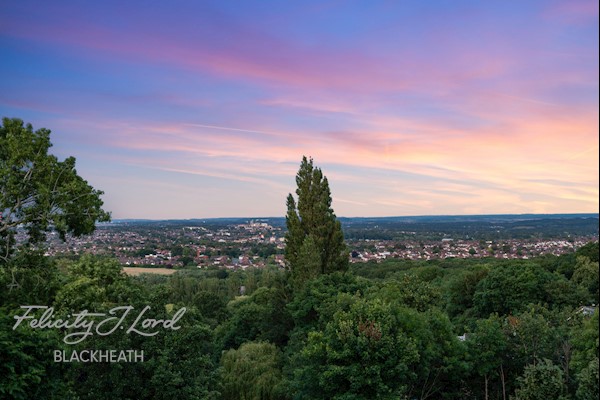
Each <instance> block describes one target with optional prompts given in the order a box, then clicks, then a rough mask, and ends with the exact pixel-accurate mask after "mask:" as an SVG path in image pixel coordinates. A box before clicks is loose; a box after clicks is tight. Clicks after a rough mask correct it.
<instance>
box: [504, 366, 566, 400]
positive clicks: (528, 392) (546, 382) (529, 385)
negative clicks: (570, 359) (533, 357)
mask: <svg viewBox="0 0 600 400" xmlns="http://www.w3.org/2000/svg"><path fill="white" fill-rule="evenodd" d="M517 381H518V387H517V389H516V391H515V397H514V400H548V399H556V400H561V399H567V397H566V396H565V390H566V388H565V383H564V376H563V372H562V370H561V369H560V368H559V367H558V366H556V365H554V364H553V363H552V361H550V360H542V361H540V362H537V363H536V364H530V365H528V366H527V367H526V368H525V372H524V373H523V375H522V376H521V377H520V378H518V379H517Z"/></svg>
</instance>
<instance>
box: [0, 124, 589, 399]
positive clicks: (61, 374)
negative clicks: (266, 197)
mask: <svg viewBox="0 0 600 400" xmlns="http://www.w3.org/2000/svg"><path fill="white" fill-rule="evenodd" d="M3 123H4V126H3V127H0V144H1V145H2V146H0V162H1V163H0V172H2V173H1V174H0V183H1V186H0V189H2V190H1V191H0V210H5V213H4V214H3V218H2V219H0V250H1V251H0V288H1V290H0V398H7V399H82V400H83V399H89V400H92V399H94V400H96V399H110V400H114V399H132V400H133V399H215V400H217V399H223V400H230V399H231V400H233V399H243V400H250V399H252V400H254V399H256V400H258V399H265V400H267V399H340V400H341V399H344V400H351V399H352V400H358V399H390V400H391V399H407V400H408V399H421V400H424V399H486V400H487V399H502V400H506V399H518V400H529V399H531V400H533V399H544V400H550V399H572V400H588V399H596V398H598V310H597V305H598V303H599V295H598V286H599V284H598V271H599V270H598V254H599V250H598V242H590V243H588V244H587V245H585V246H583V247H581V248H579V249H578V250H577V251H576V252H574V253H570V254H565V255H562V256H545V257H540V258H534V259H529V260H503V259H495V258H494V259H492V258H489V259H486V258H482V259H472V260H463V259H449V260H438V261H428V262H425V261H402V260H387V261H384V262H382V263H379V264H377V263H370V262H368V263H363V264H354V265H352V266H350V264H349V254H348V249H347V247H346V246H345V244H344V237H343V234H342V228H341V224H340V221H339V220H338V219H337V218H336V216H335V214H334V213H333V210H332V209H331V195H330V192H329V186H328V182H327V178H325V177H324V176H323V174H322V172H321V170H320V169H319V168H316V167H314V166H313V162H312V160H307V159H306V158H304V159H303V160H302V164H301V167H300V170H299V172H298V174H297V176H296V182H297V186H298V189H297V190H296V194H297V198H296V197H294V196H293V195H292V194H290V195H289V196H288V198H287V215H286V226H287V228H288V229H287V233H286V249H285V252H286V254H285V256H286V260H287V266H286V268H282V269H280V268H278V267H273V266H271V267H266V268H262V269H258V268H257V269H253V268H249V269H246V270H241V271H228V270H226V269H218V268H206V269H202V270H198V269H189V270H181V271H178V272H177V273H175V274H173V275H171V276H162V275H151V274H144V275H140V276H135V277H133V276H128V275H126V274H125V273H124V272H123V269H122V266H121V265H120V264H119V262H118V260H116V259H112V258H103V257H98V256H92V255H83V256H81V257H79V258H78V259H71V258H60V257H48V256H46V255H45V254H44V250H43V246H42V245H40V243H42V241H43V238H44V234H45V233H46V232H48V231H50V230H57V231H58V232H59V233H60V235H61V236H63V237H64V236H65V235H66V234H72V235H82V234H86V233H90V232H92V231H93V230H94V227H95V222H96V221H102V220H107V219H108V217H109V215H108V214H107V213H106V212H104V211H103V210H102V208H101V207H102V201H101V200H100V197H99V196H100V194H101V192H99V191H96V190H94V189H93V188H92V187H91V186H89V185H88V184H87V182H85V181H84V180H83V179H82V178H80V177H79V176H78V175H77V173H76V172H75V169H74V165H75V160H74V159H71V158H69V159H67V160H65V161H63V162H60V161H58V160H57V159H56V157H53V156H49V155H48V154H47V150H48V147H49V146H50V142H49V131H47V130H38V131H36V132H33V130H32V128H31V126H30V125H28V126H24V125H23V122H22V121H20V120H8V119H4V120H3ZM28 141H29V142H28ZM24 143H31V146H29V147H27V146H24ZM32 160H33V161H32ZM75 195H77V196H75ZM79 198H83V199H84V201H79V200H77V201H74V200H73V199H79ZM6 210H8V212H6ZM18 226H20V227H24V229H26V231H27V233H28V235H29V241H28V242H26V243H20V244H17V243H16V241H15V239H14V237H15V230H16V228H17V227H18ZM36 305H38V306H44V307H52V310H53V312H54V316H53V321H55V322H53V323H54V324H55V325H54V328H52V329H50V328H43V327H42V328H40V325H44V323H43V320H44V318H43V316H40V313H38V314H36V316H35V318H36V319H29V320H27V321H26V322H25V323H21V324H17V323H16V322H15V320H17V321H18V317H19V316H23V313H24V311H23V306H36ZM127 306H131V307H133V308H134V310H136V311H137V312H141V311H142V310H146V307H149V310H148V312H147V313H146V315H145V317H146V318H153V319H154V320H155V322H156V321H160V320H162V321H169V320H171V321H175V319H177V327H176V329H167V326H166V325H167V324H166V323H165V324H163V325H162V328H165V329H155V331H156V332H157V334H156V335H151V336H145V335H142V334H138V333H137V331H130V329H128V330H127V331H125V330H118V329H115V330H116V331H114V332H111V333H110V334H106V335H101V334H100V333H99V331H98V328H99V325H98V326H96V330H95V331H94V330H92V326H91V325H89V326H83V325H82V326H80V327H79V328H81V327H83V328H85V329H87V333H89V334H90V335H89V336H87V337H83V338H82V340H81V341H77V342H76V343H74V342H73V341H66V340H65V339H66V338H67V335H69V334H71V333H72V330H73V329H71V328H69V327H65V326H64V325H65V324H64V321H72V318H74V315H76V314H78V313H79V314H80V313H82V312H83V310H88V311H89V312H93V313H105V317H106V316H108V315H114V314H111V310H112V311H114V310H115V308H119V307H127ZM183 309H185V310H184V311H182V310H183ZM134 314H135V313H128V314H123V315H124V317H123V320H122V321H119V322H118V323H117V324H116V325H115V326H119V324H121V323H122V324H121V327H123V326H135V324H136V323H137V322H138V319H137V317H139V315H141V314H138V315H137V316H136V315H134ZM15 317H17V318H16V319H15ZM59 319H60V323H59V322H58V321H59ZM146 321H147V320H146ZM150 322H152V321H150ZM113 323H114V320H113ZM142 325H143V323H142ZM173 326H174V324H172V325H171V328H172V327H173ZM159 327H160V326H159ZM104 328H106V327H104ZM85 329H83V332H84V333H85V332H86V330H85ZM140 329H141V328H140ZM104 332H106V331H104ZM57 350H64V351H65V353H68V352H74V351H79V352H83V351H85V350H98V351H100V350H107V351H108V350H121V351H125V350H136V351H143V352H144V362H115V363H109V362H56V361H55V354H56V351H57Z"/></svg>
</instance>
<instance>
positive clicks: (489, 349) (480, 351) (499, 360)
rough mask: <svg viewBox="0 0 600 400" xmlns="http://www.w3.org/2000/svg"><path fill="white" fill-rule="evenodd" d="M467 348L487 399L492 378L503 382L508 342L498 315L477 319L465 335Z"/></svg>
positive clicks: (473, 370) (474, 371)
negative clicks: (469, 331)
mask: <svg viewBox="0 0 600 400" xmlns="http://www.w3.org/2000/svg"><path fill="white" fill-rule="evenodd" d="M466 343H467V348H468V354H469V358H470V362H471V365H472V372H473V373H474V374H475V375H477V376H478V377H480V378H483V393H484V398H485V399H486V400H487V399H489V393H490V388H491V386H492V379H494V380H495V381H496V382H497V379H496V378H500V379H499V380H500V383H501V384H503V383H504V370H503V365H504V356H505V353H506V349H507V347H508V343H507V340H506V336H505V334H504V331H503V329H502V320H501V319H500V318H499V317H498V315H495V314H494V315H491V316H490V317H489V318H487V319H480V320H477V323H476V327H475V329H474V330H473V332H471V333H470V334H468V336H467V340H466ZM502 386H503V388H502V389H503V392H505V391H506V390H505V388H504V385H502Z"/></svg>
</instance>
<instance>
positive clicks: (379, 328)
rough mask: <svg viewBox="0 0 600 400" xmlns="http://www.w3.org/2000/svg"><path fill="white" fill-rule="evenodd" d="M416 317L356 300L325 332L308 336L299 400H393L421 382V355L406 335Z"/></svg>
mask: <svg viewBox="0 0 600 400" xmlns="http://www.w3.org/2000/svg"><path fill="white" fill-rule="evenodd" d="M415 313H416V312H414V311H411V310H408V309H403V308H398V307H393V306H392V305H390V304H385V303H382V302H381V301H378V300H373V301H366V300H364V299H360V298H357V299H356V302H355V303H354V304H353V305H352V306H351V309H350V310H349V311H340V312H337V313H336V314H335V315H334V318H333V320H332V321H330V322H329V323H328V324H327V326H326V327H325V329H324V330H323V331H313V332H310V333H309V336H308V341H307V343H306V346H305V347H304V348H303V349H302V351H301V352H300V353H299V354H298V359H297V360H296V365H297V368H296V369H295V371H294V380H293V386H294V388H295V391H296V398H299V399H392V398H399V397H400V396H403V395H406V394H407V392H408V390H409V386H410V385H411V383H413V382H414V381H415V379H416V374H415V372H414V371H413V370H414V367H415V364H417V363H418V361H419V353H418V350H417V345H416V343H415V340H416V339H415V338H413V336H412V335H411V333H412V332H407V331H406V330H405V324H406V323H407V322H405V320H406V321H412V320H413V319H414V315H413V314H415Z"/></svg>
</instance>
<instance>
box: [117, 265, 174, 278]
mask: <svg viewBox="0 0 600 400" xmlns="http://www.w3.org/2000/svg"><path fill="white" fill-rule="evenodd" d="M123 271H124V272H125V273H126V274H127V275H132V276H135V275H139V274H159V275H171V274H174V273H175V272H177V270H176V269H167V268H143V267H123Z"/></svg>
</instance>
